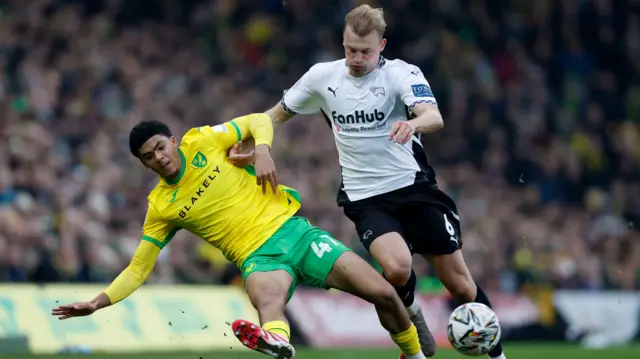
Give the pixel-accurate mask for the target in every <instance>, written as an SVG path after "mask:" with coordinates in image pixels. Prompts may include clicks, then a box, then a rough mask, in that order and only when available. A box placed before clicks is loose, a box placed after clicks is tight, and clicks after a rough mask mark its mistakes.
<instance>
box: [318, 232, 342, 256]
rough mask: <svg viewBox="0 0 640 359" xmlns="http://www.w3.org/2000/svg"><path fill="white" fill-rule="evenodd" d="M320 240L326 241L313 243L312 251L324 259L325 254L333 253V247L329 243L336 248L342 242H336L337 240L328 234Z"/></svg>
mask: <svg viewBox="0 0 640 359" xmlns="http://www.w3.org/2000/svg"><path fill="white" fill-rule="evenodd" d="M319 238H322V239H324V241H313V242H311V249H313V253H315V254H316V255H317V256H318V258H322V256H324V254H325V253H329V252H331V245H330V244H329V243H331V244H333V245H334V246H339V245H340V242H338V241H336V240H335V239H333V238H331V236H328V235H326V234H323V235H321V236H319Z"/></svg>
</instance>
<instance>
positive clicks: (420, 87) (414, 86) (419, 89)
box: [397, 66, 438, 114]
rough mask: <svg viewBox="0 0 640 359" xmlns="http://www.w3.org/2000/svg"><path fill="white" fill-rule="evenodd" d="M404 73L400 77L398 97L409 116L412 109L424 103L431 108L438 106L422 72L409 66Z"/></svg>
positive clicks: (415, 67)
mask: <svg viewBox="0 0 640 359" xmlns="http://www.w3.org/2000/svg"><path fill="white" fill-rule="evenodd" d="M405 71H406V73H403V74H399V75H401V77H400V78H401V80H400V82H399V84H398V89H397V91H398V95H399V96H400V99H401V100H402V102H403V103H404V104H405V105H406V106H407V108H408V111H409V113H410V114H412V113H413V108H414V107H415V106H416V105H417V104H419V103H426V104H429V105H433V106H436V107H437V106H438V102H437V101H436V98H435V97H434V96H433V92H431V86H429V82H428V81H427V79H426V78H425V77H424V75H423V74H422V71H420V69H419V68H418V67H417V66H409V68H408V69H407V70H405Z"/></svg>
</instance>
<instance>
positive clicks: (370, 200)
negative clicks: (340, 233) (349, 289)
mask: <svg viewBox="0 0 640 359" xmlns="http://www.w3.org/2000/svg"><path fill="white" fill-rule="evenodd" d="M385 28H386V23H385V20H384V15H383V11H382V9H374V8H371V7H370V6H369V5H361V6H359V7H357V8H355V9H353V10H352V11H351V12H349V14H347V16H346V18H345V28H344V42H343V45H344V49H345V58H344V59H341V60H338V61H333V62H325V63H318V64H316V65H314V66H312V67H311V68H310V69H309V71H307V72H306V73H305V74H304V75H303V76H302V78H300V79H299V80H298V81H297V82H296V83H295V84H294V85H293V87H292V88H290V89H289V90H288V91H286V92H285V94H284V97H283V98H282V101H281V102H280V103H279V104H277V105H276V106H274V107H273V108H272V109H270V110H269V111H267V112H266V113H267V114H268V115H269V116H270V117H271V118H272V120H273V121H274V123H275V124H281V123H284V122H286V121H287V120H289V119H290V118H292V117H293V116H295V115H296V114H314V113H318V112H321V113H322V114H323V116H324V118H325V120H326V121H327V123H328V125H329V126H330V127H331V128H332V130H333V133H334V136H335V141H336V146H337V148H338V153H339V161H340V166H341V168H342V184H341V186H340V190H339V192H338V205H339V206H341V207H343V209H344V212H345V214H346V216H347V217H348V218H349V219H351V220H352V221H353V222H354V224H355V226H356V230H357V232H358V234H359V237H360V240H361V241H362V244H363V245H364V247H365V248H367V250H368V251H369V253H370V254H371V255H372V257H374V258H375V259H376V260H377V261H378V263H380V265H381V267H382V269H383V272H384V276H385V278H386V279H387V280H388V281H389V282H390V283H391V284H393V286H394V287H395V288H396V291H397V292H398V294H399V296H400V298H401V299H402V301H403V303H404V305H405V307H406V308H407V311H408V313H409V316H410V318H411V320H412V321H413V323H414V324H415V326H416V328H417V329H418V333H419V335H420V344H421V346H422V351H423V353H424V354H425V355H426V356H427V357H431V356H433V355H434V353H435V350H436V346H435V342H434V339H433V336H432V335H431V333H430V331H429V328H428V326H427V323H426V322H425V319H424V316H423V314H422V309H421V308H420V306H419V304H418V303H417V302H416V301H415V295H414V291H415V287H416V275H415V272H414V271H413V269H412V255H413V254H419V255H422V256H423V257H424V258H426V259H427V260H428V261H429V263H430V264H431V265H432V266H433V268H434V270H435V273H436V274H437V276H438V278H439V279H440V280H441V281H442V283H443V284H444V285H445V287H446V288H447V289H448V290H449V292H451V294H452V295H453V296H454V298H455V299H456V300H457V301H458V302H459V303H460V304H462V303H468V302H480V303H483V304H485V305H488V306H491V305H490V302H489V299H488V298H487V295H486V294H485V293H484V291H483V290H482V289H481V288H480V287H478V286H477V285H476V283H475V281H474V280H473V278H472V276H471V274H470V273H469V270H468V268H467V266H466V264H465V262H464V259H463V257H462V252H461V251H460V249H461V247H462V239H461V230H460V222H459V217H458V213H457V209H456V204H455V202H454V201H453V200H452V199H451V198H450V197H449V196H447V195H446V194H445V193H444V192H442V191H441V190H439V189H438V186H437V184H436V179H435V172H434V170H433V168H432V167H431V166H430V165H429V163H428V161H427V157H426V155H425V153H424V149H423V148H422V144H421V142H420V134H421V133H430V132H434V131H437V130H439V129H441V128H442V127H443V120H442V116H441V114H440V111H439V110H438V107H437V102H436V99H435V97H434V95H433V93H432V92H431V88H430V86H429V83H428V82H427V80H426V79H425V77H424V75H423V74H422V72H421V71H420V69H419V68H418V67H416V66H414V65H411V64H408V63H406V62H404V61H402V60H387V59H385V58H384V57H382V56H381V54H380V53H381V52H382V50H384V47H385V45H386V39H384V37H383V34H384V31H385ZM230 157H231V161H232V162H234V163H235V164H236V165H238V166H243V165H245V164H246V163H247V162H246V160H247V158H250V154H249V155H244V156H243V155H242V154H239V153H238V152H237V151H235V152H232V153H230ZM489 356H490V357H491V358H494V359H506V357H505V356H504V354H503V352H502V345H498V346H497V347H496V348H495V349H494V350H493V351H492V352H490V353H489Z"/></svg>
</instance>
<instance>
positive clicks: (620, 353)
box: [0, 344, 640, 359]
mask: <svg viewBox="0 0 640 359" xmlns="http://www.w3.org/2000/svg"><path fill="white" fill-rule="evenodd" d="M505 352H506V354H507V356H508V359H538V358H540V359H638V358H640V347H623V348H616V349H606V350H586V349H581V348H578V347H574V346H564V345H548V344H539V345H511V346H507V347H506V348H505ZM398 357H399V355H398V351H397V350H393V349H389V350H387V349H384V350H353V349H352V350H332V351H329V350H316V349H299V350H298V353H297V355H296V359H355V358H363V359H365V358H366V359H397V358H398ZM0 358H3V359H4V358H11V359H80V358H84V359H125V358H126V359H200V358H202V359H266V358H268V357H267V356H265V355H262V354H256V353H248V352H245V351H242V352H240V351H238V352H234V351H226V352H207V353H198V352H193V353H154V354H150V353H149V354H116V355H108V354H90V355H84V354H79V355H53V356H28V357H17V356H13V355H12V356H0ZM435 358H437V359H455V358H457V359H463V358H468V357H465V356H462V355H460V354H457V353H455V352H453V351H451V350H440V351H439V352H438V353H437V354H436V357H435ZM485 358H486V357H485Z"/></svg>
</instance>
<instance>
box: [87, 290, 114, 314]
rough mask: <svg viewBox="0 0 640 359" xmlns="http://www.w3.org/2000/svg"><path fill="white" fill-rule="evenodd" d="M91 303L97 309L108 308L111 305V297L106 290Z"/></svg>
mask: <svg viewBox="0 0 640 359" xmlns="http://www.w3.org/2000/svg"><path fill="white" fill-rule="evenodd" d="M91 304H92V305H94V306H95V308H96V310H100V309H102V308H106V307H108V306H110V305H111V299H109V296H108V295H106V294H105V293H104V292H102V293H100V294H98V296H96V297H95V298H93V299H92V300H91Z"/></svg>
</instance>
